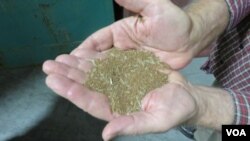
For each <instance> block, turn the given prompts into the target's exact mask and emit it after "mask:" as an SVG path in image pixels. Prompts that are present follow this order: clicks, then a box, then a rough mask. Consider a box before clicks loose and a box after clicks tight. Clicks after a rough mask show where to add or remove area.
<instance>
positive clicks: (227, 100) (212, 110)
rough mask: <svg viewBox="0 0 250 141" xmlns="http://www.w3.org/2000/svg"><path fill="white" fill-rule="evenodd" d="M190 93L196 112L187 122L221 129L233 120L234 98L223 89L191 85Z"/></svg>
mask: <svg viewBox="0 0 250 141" xmlns="http://www.w3.org/2000/svg"><path fill="white" fill-rule="evenodd" d="M190 94H191V95H192V96H193V97H194V99H195V101H196V103H197V114H196V115H195V116H194V117H193V118H191V120H190V121H188V123H190V124H195V125H200V126H203V127H208V128H213V129H216V130H221V125H223V124H232V123H233V121H234V111H235V110H234V100H233V98H232V96H231V95H230V94H229V93H228V92H227V91H226V90H223V89H218V88H212V87H204V86H193V88H192V90H191V91H190Z"/></svg>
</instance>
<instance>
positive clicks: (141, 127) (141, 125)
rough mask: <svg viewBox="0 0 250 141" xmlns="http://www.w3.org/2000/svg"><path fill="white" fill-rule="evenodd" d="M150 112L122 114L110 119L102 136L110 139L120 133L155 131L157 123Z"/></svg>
mask: <svg viewBox="0 0 250 141" xmlns="http://www.w3.org/2000/svg"><path fill="white" fill-rule="evenodd" d="M153 121H155V120H154V117H153V116H152V114H150V113H146V112H138V113H134V114H133V115H128V116H120V117H118V118H116V119H113V120H112V121H110V122H109V123H108V124H107V125H106V127H105V128H104V130H103V133H102V137H103V139H104V140H105V141H108V140H110V139H112V138H114V137H116V136H120V135H136V134H142V133H149V132H153V130H154V127H155V123H154V122H153Z"/></svg>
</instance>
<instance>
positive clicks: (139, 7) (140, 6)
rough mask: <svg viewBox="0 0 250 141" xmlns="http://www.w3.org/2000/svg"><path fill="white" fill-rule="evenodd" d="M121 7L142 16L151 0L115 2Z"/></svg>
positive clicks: (122, 0) (118, 0)
mask: <svg viewBox="0 0 250 141" xmlns="http://www.w3.org/2000/svg"><path fill="white" fill-rule="evenodd" d="M115 1H116V2H117V3H118V4H119V5H120V6H123V7H124V8H126V9H127V10H129V11H132V12H135V13H138V14H141V13H142V12H143V11H144V9H145V8H146V7H147V5H148V4H149V3H150V2H153V1H151V0H115Z"/></svg>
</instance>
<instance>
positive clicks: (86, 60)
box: [43, 48, 197, 140]
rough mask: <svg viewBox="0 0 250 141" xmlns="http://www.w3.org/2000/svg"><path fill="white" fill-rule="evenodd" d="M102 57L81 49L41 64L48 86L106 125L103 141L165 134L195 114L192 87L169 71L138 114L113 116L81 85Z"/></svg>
mask: <svg viewBox="0 0 250 141" xmlns="http://www.w3.org/2000/svg"><path fill="white" fill-rule="evenodd" d="M105 54H106V52H98V51H97V50H94V49H92V48H81V49H78V50H76V51H74V52H72V53H71V54H69V55H67V54H65V55H60V56H58V57H57V58H56V59H55V60H49V61H46V62H45V63H44V65H43V71H44V72H45V73H46V74H47V75H48V76H47V78H46V84H47V85H48V87H50V88H51V89H52V90H53V91H54V92H56V93H57V94H58V95H60V96H62V97H64V98H66V99H68V100H69V101H71V102H72V103H73V104H75V105H76V106H78V107H79V108H81V109H82V110H83V111H85V112H88V113H89V114H90V115H92V116H94V117H96V118H99V119H102V120H106V121H108V122H109V123H108V124H107V126H106V127H105V129H104V131H103V138H104V140H109V139H111V138H113V137H116V136H120V135H134V134H144V133H152V132H162V131H167V130H169V129H170V128H173V127H175V126H177V125H179V124H181V123H183V122H185V121H188V120H189V119H191V118H192V117H193V116H194V115H195V114H196V111H197V109H196V102H195V100H194V98H193V97H192V95H191V94H190V93H189V92H190V90H191V88H192V87H191V85H190V84H189V83H188V82H187V81H186V80H185V79H184V78H183V77H182V76H181V75H180V74H179V73H177V72H175V71H171V70H169V71H167V72H165V73H167V74H166V75H168V81H169V83H168V84H166V85H164V86H163V87H161V88H158V89H155V90H153V91H151V92H149V93H148V94H147V95H146V96H145V97H144V99H143V100H142V107H141V108H142V109H141V111H139V112H137V113H133V114H131V115H127V116H118V115H114V114H113V113H112V111H111V108H110V106H109V101H108V99H107V97H106V96H105V95H104V94H101V93H98V92H95V91H91V90H89V89H88V88H87V87H85V86H84V81H85V80H86V73H87V72H88V71H89V70H90V69H91V67H92V61H93V59H97V58H103V57H105Z"/></svg>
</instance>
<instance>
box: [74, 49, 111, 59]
mask: <svg viewBox="0 0 250 141" xmlns="http://www.w3.org/2000/svg"><path fill="white" fill-rule="evenodd" d="M107 51H108V50H106V51H102V52H97V51H94V50H90V49H86V48H76V49H75V50H74V51H72V52H71V53H70V55H73V56H76V57H78V58H81V59H91V60H94V59H101V58H104V57H105V55H106V52H107Z"/></svg>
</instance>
